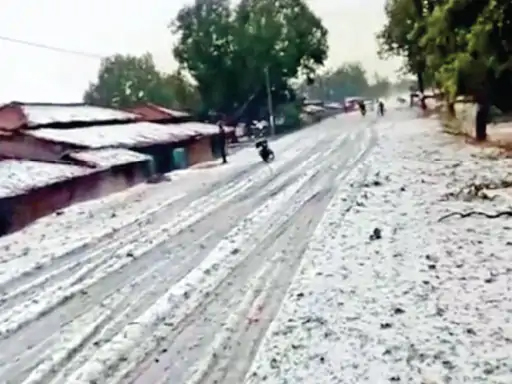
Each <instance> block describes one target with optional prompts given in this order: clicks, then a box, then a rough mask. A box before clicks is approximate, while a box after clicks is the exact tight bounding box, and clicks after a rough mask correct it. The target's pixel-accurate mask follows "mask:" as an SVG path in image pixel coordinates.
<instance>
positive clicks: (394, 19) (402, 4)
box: [377, 0, 435, 108]
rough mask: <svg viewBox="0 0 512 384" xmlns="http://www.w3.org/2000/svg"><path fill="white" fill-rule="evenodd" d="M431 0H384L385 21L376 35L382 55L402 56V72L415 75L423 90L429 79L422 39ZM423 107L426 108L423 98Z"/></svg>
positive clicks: (419, 86)
mask: <svg viewBox="0 0 512 384" xmlns="http://www.w3.org/2000/svg"><path fill="white" fill-rule="evenodd" d="M434 7H435V2H434V1H433V0H387V1H386V5H385V7H384V10H385V14H386V23H385V25H384V27H383V28H382V30H381V31H380V32H379V33H378V34H377V41H378V43H379V54H380V56H381V57H382V58H384V59H386V58H389V57H401V58H403V59H404V66H403V71H404V72H405V73H413V74H415V75H416V76H417V80H418V91H419V92H421V93H422V94H423V93H425V88H426V85H427V84H428V83H429V80H431V76H430V73H429V72H428V68H427V64H426V57H425V53H424V51H423V50H422V47H421V38H422V36H423V35H424V34H425V29H426V19H427V18H428V16H429V15H430V14H431V13H432V12H433V10H434ZM422 106H423V108H426V106H425V103H424V100H422Z"/></svg>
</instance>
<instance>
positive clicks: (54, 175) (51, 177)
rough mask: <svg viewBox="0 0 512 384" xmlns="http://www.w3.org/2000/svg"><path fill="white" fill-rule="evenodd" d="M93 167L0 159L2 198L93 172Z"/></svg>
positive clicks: (0, 193)
mask: <svg viewBox="0 0 512 384" xmlns="http://www.w3.org/2000/svg"><path fill="white" fill-rule="evenodd" d="M95 171H96V170H95V169H93V168H87V167H79V166H75V165H67V164H55V163H43V162H38V161H25V160H2V161H0V180H1V182H0V198H5V197H11V196H17V195H20V194H23V193H25V192H28V191H30V190H32V189H35V188H39V187H44V186H46V185H50V184H53V183H58V182H59V181H64V180H67V179H71V178H73V177H77V176H83V175H86V174H89V173H93V172H95Z"/></svg>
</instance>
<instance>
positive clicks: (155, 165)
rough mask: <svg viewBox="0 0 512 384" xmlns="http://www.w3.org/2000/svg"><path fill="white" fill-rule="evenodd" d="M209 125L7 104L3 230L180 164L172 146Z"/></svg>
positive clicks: (2, 122) (0, 168)
mask: <svg viewBox="0 0 512 384" xmlns="http://www.w3.org/2000/svg"><path fill="white" fill-rule="evenodd" d="M203 129H209V130H210V131H213V130H216V127H215V126H206V125H204V124H203V125H201V124H199V123H190V124H184V125H174V126H173V127H172V129H170V128H169V127H166V126H164V125H160V124H154V123H149V122H145V121H142V120H141V119H140V116H138V115H136V114H132V113H128V112H124V111H117V110H114V109H109V108H101V107H94V106H87V105H83V104H48V103H19V102H14V103H10V104H7V105H3V106H0V159H3V160H0V216H1V217H2V220H0V233H5V232H6V231H12V230H14V229H18V228H21V227H23V226H24V225H26V224H28V223H30V222H31V221H33V220H35V219H37V218H39V217H41V216H44V215H47V214H49V213H51V212H54V211H56V210H59V209H61V208H63V207H65V206H67V205H70V204H72V203H75V202H77V201H83V200H87V199H91V198H97V197H100V196H103V195H105V194H108V193H112V192H116V191H119V190H122V189H125V188H127V187H130V186H133V185H135V184H137V183H140V182H143V181H146V180H147V179H148V178H149V177H150V176H151V175H152V174H153V173H154V172H155V171H156V172H167V171H168V170H170V169H173V168H175V164H174V160H173V156H172V152H173V150H174V149H176V148H180V147H187V146H194V143H197V141H198V138H200V137H202V136H201V133H200V131H201V130H203ZM210 157H211V155H210ZM188 160H190V159H188ZM192 160H194V158H192ZM195 160H197V159H195ZM6 228H7V229H6Z"/></svg>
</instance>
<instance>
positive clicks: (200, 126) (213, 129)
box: [165, 122, 234, 136]
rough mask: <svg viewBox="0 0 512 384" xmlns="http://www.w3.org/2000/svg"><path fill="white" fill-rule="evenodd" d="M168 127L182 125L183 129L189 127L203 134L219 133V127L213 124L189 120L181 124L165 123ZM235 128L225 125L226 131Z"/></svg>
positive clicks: (188, 128)
mask: <svg viewBox="0 0 512 384" xmlns="http://www.w3.org/2000/svg"><path fill="white" fill-rule="evenodd" d="M165 126H166V127H170V128H174V127H181V128H182V129H183V128H184V129H187V130H191V131H193V132H195V133H196V134H198V135H202V136H212V135H216V134H218V133H219V127H217V126H216V125H213V124H206V123H196V122H189V123H181V124H165ZM233 130H234V128H232V127H224V131H225V132H231V131H233Z"/></svg>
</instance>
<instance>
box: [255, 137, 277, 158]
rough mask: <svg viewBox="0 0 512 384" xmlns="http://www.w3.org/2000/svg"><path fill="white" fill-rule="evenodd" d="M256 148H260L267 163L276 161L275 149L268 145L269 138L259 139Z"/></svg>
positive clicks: (259, 152)
mask: <svg viewBox="0 0 512 384" xmlns="http://www.w3.org/2000/svg"><path fill="white" fill-rule="evenodd" d="M256 148H257V149H258V154H259V155H260V157H261V159H262V160H263V161H264V162H265V163H270V162H272V161H274V159H275V154H274V151H273V150H272V149H270V147H269V146H268V140H267V139H263V140H258V141H257V142H256Z"/></svg>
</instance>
